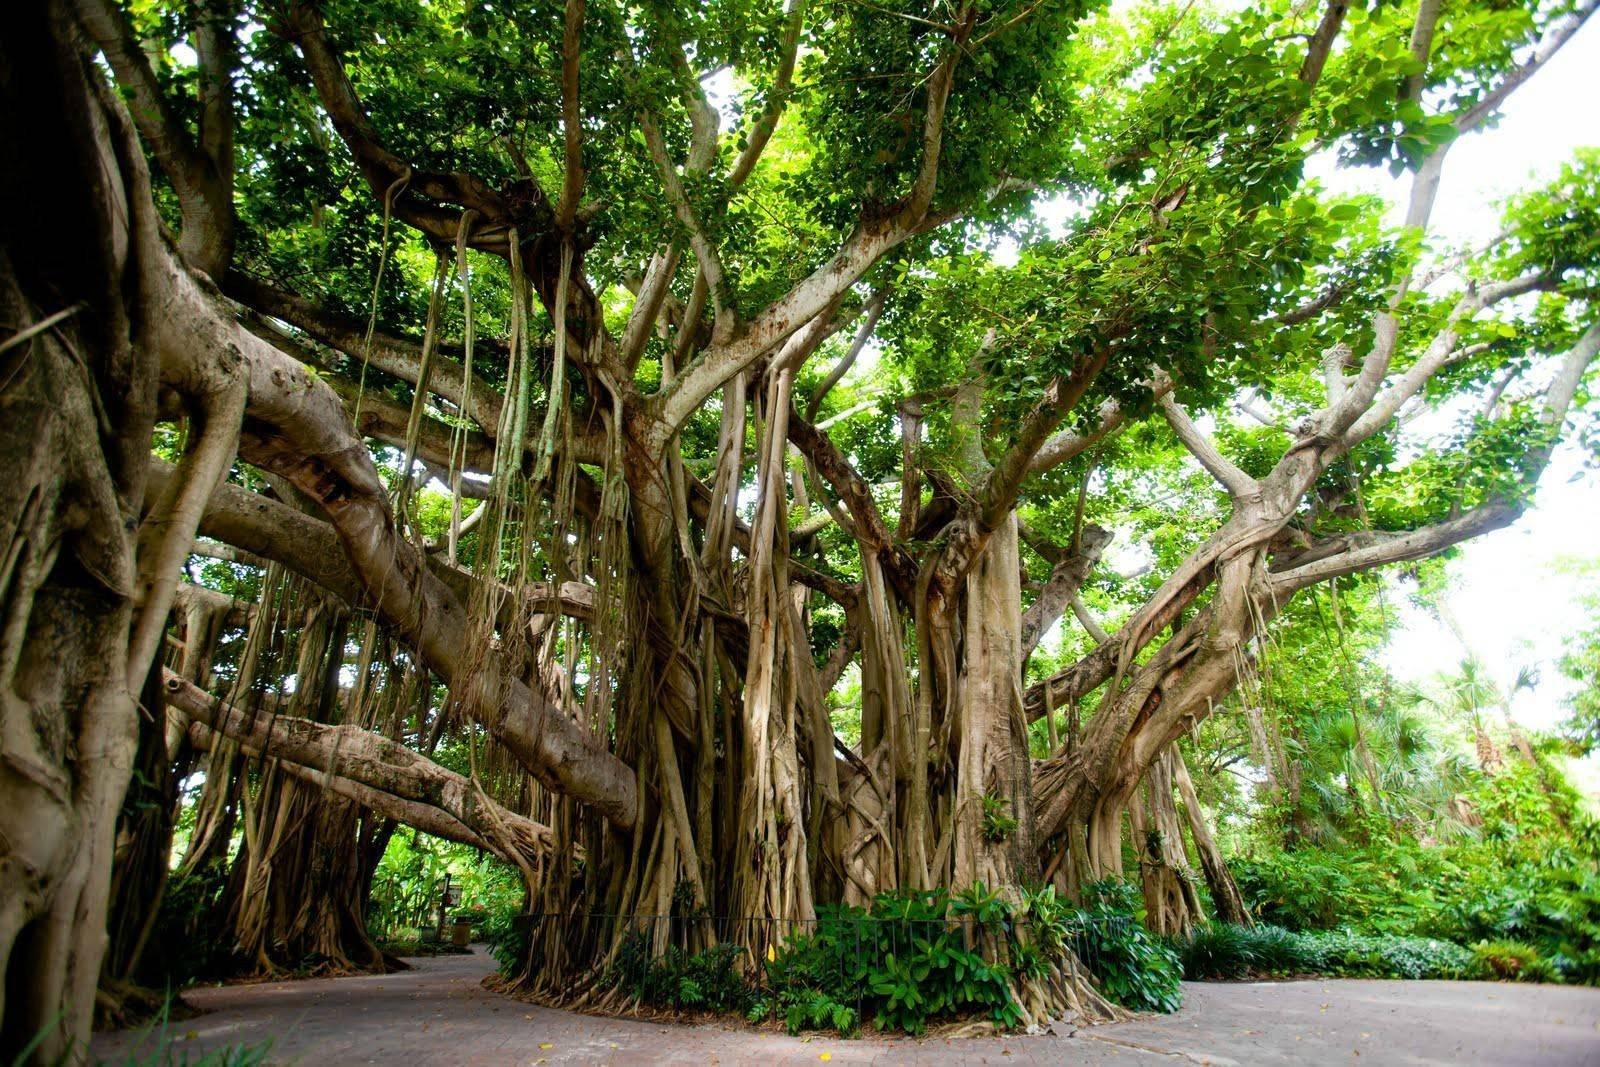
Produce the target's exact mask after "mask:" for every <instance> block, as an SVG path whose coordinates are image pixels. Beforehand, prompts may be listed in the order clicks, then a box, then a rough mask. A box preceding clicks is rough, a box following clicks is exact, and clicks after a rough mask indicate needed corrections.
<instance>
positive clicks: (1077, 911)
mask: <svg viewBox="0 0 1600 1067" xmlns="http://www.w3.org/2000/svg"><path fill="white" fill-rule="evenodd" d="M496 944H497V948H496V954H497V957H498V956H499V954H500V949H499V948H498V942H497V943H496ZM1069 950H1070V951H1073V952H1075V953H1076V954H1077V956H1078V958H1079V959H1080V960H1082V961H1083V962H1084V964H1085V965H1086V966H1087V967H1089V969H1090V970H1091V972H1092V973H1093V974H1094V975H1095V977H1096V979H1097V980H1098V981H1099V982H1100V983H1101V988H1102V989H1103V990H1105V991H1106V992H1107V993H1108V994H1109V995H1110V996H1112V997H1113V998H1114V999H1116V1000H1117V1001H1118V1002H1119V1003H1122V1004H1125V1005H1127V1006H1129V1007H1132V1008H1136V1009H1139V1010H1147V1011H1172V1010H1174V1009H1175V1008H1177V1006H1178V1003H1179V986H1178V982H1179V977H1180V969H1179V963H1178V957H1177V955H1176V954H1175V953H1174V952H1173V951H1172V949H1171V948H1170V947H1169V946H1167V945H1165V944H1163V943H1162V942H1160V941H1159V940H1157V939H1155V938H1153V937H1152V936H1151V935H1150V934H1149V933H1148V932H1147V931H1146V930H1145V929H1144V927H1143V926H1141V925H1140V924H1139V922H1138V921H1137V918H1136V916H1135V915H1134V914H1133V912H1132V910H1131V907H1130V898H1129V896H1128V890H1127V887H1125V886H1123V885H1120V884H1118V885H1109V884H1108V885H1105V886H1101V887H1097V888H1096V891H1095V893H1094V898H1093V903H1092V904H1091V905H1090V906H1089V907H1088V908H1086V909H1081V908H1078V907H1075V906H1074V905H1072V904H1071V903H1069V902H1067V901H1066V900H1064V899H1063V898H1060V897H1058V896H1057V895H1056V893H1055V890H1054V889H1053V888H1050V887H1045V888H1040V889H1030V890H1025V891H1023V892H1022V893H1021V898H1020V900H1017V899H1014V898H1013V897H1011V896H1009V895H1007V894H1004V893H1001V892H998V891H994V890H990V889H987V888H985V887H983V886H981V885H974V886H972V887H970V888H968V889H965V890H962V891H961V892H959V893H954V894H952V893H947V892H945V891H943V890H934V891H931V892H913V891H909V890H896V891H891V892H886V893H880V894H879V895H878V896H876V897H874V898H873V900H872V902H871V904H870V905H869V906H868V907H864V908H863V907H852V906H847V905H823V906H821V907H819V908H818V909H817V920H816V923H815V925H814V926H813V927H811V928H810V929H809V930H807V931H806V932H804V933H801V934H799V935H797V936H793V937H790V938H789V939H788V940H787V941H786V942H784V943H783V944H781V945H778V946H774V948H773V949H772V950H771V952H770V954H769V955H768V957H767V959H765V960H763V961H753V960H749V959H748V958H746V957H744V956H743V955H742V953H743V950H742V949H740V948H738V947H736V946H733V945H720V946H717V947H715V948H712V949H708V950H706V951H703V952H699V953H695V954H692V955H691V954H689V953H687V952H685V951H684V950H683V949H682V948H679V947H677V946H669V947H668V948H667V949H666V950H665V951H664V952H660V953H657V952H655V951H654V950H653V947H652V945H651V943H650V939H649V937H648V936H647V935H646V934H644V933H642V932H632V933H630V934H628V935H627V936H626V937H625V938H624V939H623V941H622V944H621V945H620V946H619V948H618V951H617V955H616V958H615V959H614V961H613V963H612V966H611V968H610V970H609V972H608V973H607V975H606V981H607V982H609V983H612V984H614V985H616V986H619V987H621V988H622V989H624V990H626V991H627V992H628V994H629V995H630V996H632V997H634V998H636V999H637V1000H639V1001H640V1002H641V1003H644V1004H650V1005H654V1006H657V1007H662V1008H670V1009H673V1010H680V1011H682V1010H695V1011H714V1012H724V1013H727V1012H738V1013H741V1014H744V1015H745V1016H747V1017H748V1018H750V1019H751V1020H752V1021H761V1020H766V1019H778V1020H781V1021H782V1022H783V1024H784V1025H785V1026H786V1027H787V1028H788V1030H789V1031H790V1032H791V1033H800V1032H802V1031H805V1030H815V1029H832V1030H837V1031H839V1032H840V1033H843V1034H851V1033H854V1032H855V1031H856V1030H857V1029H859V1028H860V1027H861V1026H862V1025H864V1024H868V1023H870V1024H871V1025H872V1026H873V1027H875V1028H876V1029H879V1030H886V1031H900V1032H904V1033H910V1034H920V1033H922V1032H924V1031H925V1030H926V1029H927V1027H928V1026H929V1025H930V1024H931V1023H934V1022H937V1021H940V1020H947V1019H958V1018H971V1017H978V1018H983V1019H987V1020H989V1021H991V1022H993V1023H995V1024H997V1025H999V1026H1000V1027H1002V1028H1009V1027H1013V1026H1015V1025H1016V1024H1017V1023H1018V1022H1019V1020H1020V1018H1021V1013H1020V1010H1019V1009H1018V1006H1017V1003H1016V1000H1015V994H1014V989H1015V983H1016V982H1017V981H1018V980H1020V979H1025V978H1030V977H1040V976H1042V975H1044V974H1045V973H1046V971H1047V969H1048V968H1049V966H1050V964H1051V962H1052V961H1057V960H1060V959H1062V958H1063V956H1064V954H1065V953H1066V952H1067V951H1069ZM504 963H505V961H504V960H502V965H504ZM516 965H517V966H520V965H521V960H520V957H519V958H517V960H516Z"/></svg>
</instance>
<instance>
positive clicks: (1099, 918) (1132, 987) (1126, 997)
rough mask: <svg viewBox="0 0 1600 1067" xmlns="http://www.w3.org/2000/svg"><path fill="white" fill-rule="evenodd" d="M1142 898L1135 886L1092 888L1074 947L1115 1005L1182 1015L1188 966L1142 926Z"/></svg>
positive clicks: (1075, 926)
mask: <svg viewBox="0 0 1600 1067" xmlns="http://www.w3.org/2000/svg"><path fill="white" fill-rule="evenodd" d="M1138 893H1139V891H1138V888H1137V887H1136V886H1134V885H1133V884H1132V883H1131V882H1122V881H1116V880H1108V881H1105V882H1099V883H1096V884H1094V885H1091V886H1089V887H1088V888H1087V889H1086V891H1085V899H1086V901H1087V907H1085V908H1084V909H1083V910H1082V911H1081V912H1079V913H1078V915H1077V916H1075V917H1074V919H1073V920H1072V929H1071V934H1070V939H1069V940H1070V944H1071V946H1072V949H1073V951H1074V952H1076V953H1077V955H1078V958H1079V959H1081V960H1082V961H1083V963H1084V965H1085V966H1086V967H1088V968H1089V970H1090V971H1091V972H1092V973H1093V974H1094V976H1095V978H1096V979H1097V980H1098V982H1099V984H1100V991H1101V992H1102V993H1104V994H1105V995H1106V996H1107V997H1108V998H1110V999H1111V1000H1114V1001H1116V1002H1117V1003H1118V1004H1121V1005H1122V1006H1123V1007H1126V1008H1133V1009H1134V1010H1136V1011H1159V1012H1170V1011H1177V1010H1178V1007H1179V1005H1180V1004H1181V1003H1182V1002H1183V991H1182V988H1181V986H1180V983H1181V982H1182V980H1183V963H1182V961H1181V960H1180V959H1179V958H1178V953H1177V952H1176V951H1175V950H1174V949H1173V948H1172V946H1170V945H1168V944H1167V943H1166V942H1165V941H1163V940H1161V939H1160V938H1157V937H1155V936H1154V935H1153V934H1151V933H1150V932H1149V931H1148V930H1146V929H1145V928H1144V925H1143V924H1142V923H1141V922H1140V921H1139V913H1138V912H1137V911H1136V910H1135V909H1136V908H1137V904H1136V903H1135V901H1137V900H1138Z"/></svg>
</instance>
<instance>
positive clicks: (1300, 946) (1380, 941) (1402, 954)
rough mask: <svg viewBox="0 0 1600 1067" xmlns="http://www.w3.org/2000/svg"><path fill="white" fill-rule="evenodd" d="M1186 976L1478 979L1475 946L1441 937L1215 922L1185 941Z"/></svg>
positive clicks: (1184, 961)
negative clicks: (1294, 929)
mask: <svg viewBox="0 0 1600 1067" xmlns="http://www.w3.org/2000/svg"><path fill="white" fill-rule="evenodd" d="M1179 952H1180V954H1181V955H1182V957H1183V976H1184V977H1185V978H1188V979H1191V980H1205V979H1223V980H1229V979H1231V980H1238V979H1243V978H1250V977H1254V976H1257V975H1278V976H1283V975H1294V974H1322V975H1329V976H1333V977H1339V978H1473V977H1477V976H1478V975H1479V974H1480V973H1481V972H1482V967H1481V965H1480V962H1479V959H1478V957H1477V956H1476V955H1475V954H1474V952H1473V951H1472V950H1471V949H1466V948H1462V947H1461V946H1460V945H1457V944H1454V943H1452V942H1449V941H1442V940H1439V939H1437V938H1428V937H1397V936H1393V935H1389V934H1363V933H1358V932H1356V931H1352V930H1321V931H1315V932H1312V933H1304V934H1297V933H1294V932H1292V931H1289V930H1285V929H1283V928H1281V927H1277V926H1271V925H1261V926H1256V927H1243V926H1230V925H1228V924H1226V923H1211V924H1209V925H1206V926H1201V927H1199V928H1197V929H1196V930H1195V931H1194V933H1193V934H1192V935H1190V936H1189V937H1188V938H1186V939H1184V940H1182V941H1181V942H1180V943H1179Z"/></svg>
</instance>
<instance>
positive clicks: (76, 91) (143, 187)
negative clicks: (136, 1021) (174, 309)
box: [0, 4, 159, 1063]
mask: <svg viewBox="0 0 1600 1067" xmlns="http://www.w3.org/2000/svg"><path fill="white" fill-rule="evenodd" d="M69 26H70V21H69V18H68V15H67V13H66V12H65V11H64V10H62V8H61V7H60V6H59V5H52V4H30V5H27V6H26V7H25V8H24V9H21V10H18V11H17V12H15V13H13V17H12V18H11V20H10V22H9V24H8V27H7V31H6V33H5V35H4V38H3V40H0V147H3V149H4V151H5V152H6V154H7V156H8V157H9V158H12V159H23V158H26V159H28V160H29V164H28V165H27V166H12V167H5V168H0V192H3V193H4V195H5V196H6V197H7V198H8V200H9V201H10V202H12V203H16V204H27V205H28V210H26V211H16V212H10V213H8V214H7V216H6V218H5V221H4V223H3V226H4V230H3V233H0V324H3V327H0V329H3V332H4V333H5V335H6V337H7V348H6V351H5V352H4V355H3V357H0V359H3V373H0V377H3V379H4V380H5V383H6V384H5V387H4V388H3V389H0V457H3V459H4V462H5V469H6V471H7V476H6V477H5V478H4V479H3V480H0V530H3V531H4V546H5V551H4V553H3V558H4V560H5V563H4V565H3V567H0V974H3V976H4V979H3V980H4V989H3V993H0V997H3V1000H0V1047H3V1048H6V1049H8V1050H15V1049H20V1048H22V1047H23V1046H25V1045H27V1044H28V1043H29V1042H30V1041H31V1040H33V1039H34V1038H35V1037H36V1036H37V1037H38V1038H39V1042H38V1044H37V1045H36V1046H35V1051H34V1052H33V1058H34V1059H35V1060H36V1061H37V1062H41V1063H54V1062H59V1061H63V1060H66V1061H78V1060H80V1059H82V1058H84V1056H85V1055H86V1049H85V1047H84V1045H83V1044H82V1042H83V1041H84V1040H85V1039H86V1037H87V1035H88V1032H89V1022H90V1016H91V1013H92V1010H93V1005H94V993H95V987H96V984H97V981H98V979H99V975H100V969H101V961H102V956H103V953H104V949H105V944H106V925H105V923H106V908H107V899H106V898H107V891H108V887H109V884H110V880H111V864H112V856H113V850H114V834H115V829H116V822H117V819H116V816H117V811H118V809H119V807H120V805H121V803H122V798H123V794H124V792H125V790H126V788H127V784H128V778H129V774H130V771H131V769H132V764H133V757H134V750H135V745H136V718H135V710H134V700H133V696H132V694H131V693H130V691H129V683H128V679H129V676H130V673H131V672H132V668H131V665H130V664H129V662H128V658H127V652H128V640H129V633H130V627H131V626H132V624H133V618H134V606H135V603H136V597H137V589H136V574H137V561H136V559H135V540H134V537H133V535H132V531H133V530H134V529H135V527H136V525H137V522H138V515H139V503H140V499H141V496H142V485H141V483H142V479H143V466H144V454H145V452H146V451H147V449H148V447H149V444H148V443H149V437H150V432H151V429H152V426H153V421H154V415H155V407H156V404H155V399H156V397H155V367H154V363H153V353H152V350H151V349H150V348H149V347H148V344H147V338H146V337H144V336H143V334H142V330H143V328H144V327H145V326H146V325H147V317H146V316H147V315H148V312H149V310H150V308H151V306H153V300H152V294H151V292H150V291H149V289H148V288H147V287H146V286H145V285H144V284H143V283H142V263H143V259H144V257H145V255H146V254H147V252H148V248H149V244H150V242H153V241H158V240H159V237H158V236H157V234H156V221H155V218H154V213H153V210H152V207H151V205H150V201H149V192H148V187H147V184H146V182H145V177H144V171H143V160H142V157H141V156H140V155H139V150H138V148H137V147H136V146H135V145H134V144H133V143H132V140H131V136H130V135H129V133H128V131H126V130H125V129H123V128H121V127H120V126H119V125H117V124H116V123H115V120H114V119H113V118H109V117H108V116H107V114H106V112H105V111H104V109H103V108H102V106H101V102H100V99H99V98H98V95H97V94H96V92H95V91H94V89H93V88H92V86H91V83H90V82H89V81H87V80H86V79H85V78H84V76H83V68H82V61H81V60H80V58H79V56H78V54H77V52H76V49H75V48H74V47H73V36H72V32H71V30H70V28H69ZM45 102H47V103H45ZM133 673H134V676H135V677H136V678H142V677H143V669H142V667H141V668H139V669H138V670H137V671H136V672H133Z"/></svg>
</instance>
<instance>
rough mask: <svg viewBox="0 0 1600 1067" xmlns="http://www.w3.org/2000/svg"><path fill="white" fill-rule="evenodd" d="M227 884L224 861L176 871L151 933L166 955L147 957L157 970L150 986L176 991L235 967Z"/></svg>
mask: <svg viewBox="0 0 1600 1067" xmlns="http://www.w3.org/2000/svg"><path fill="white" fill-rule="evenodd" d="M227 886H228V865H227V863H225V862H221V861H217V862H213V863H210V864H207V865H206V866H204V867H201V868H199V869H198V870H195V871H190V872H187V873H186V872H181V871H174V872H173V873H172V875H171V877H170V878H169V880H168V882H167V891H166V893H164V894H163V895H162V897H161V907H160V909H159V911H158V912H157V913H156V925H155V929H154V930H152V931H151V934H150V943H151V944H152V945H160V946H161V951H159V952H147V953H145V955H144V968H145V969H146V970H151V969H158V971H156V972H154V973H150V974H147V975H146V976H145V980H146V981H147V982H149V983H150V984H151V985H158V986H163V987H168V988H173V989H177V988H180V987H182V986H185V985H188V984H190V983H191V982H194V981H197V980H201V979H206V978H214V977H218V976H220V975H223V974H225V973H227V972H228V971H230V970H231V969H232V968H231V964H232V961H233V955H232V953H231V952H230V951H229V949H228V945H229V943H230V942H229V939H228V938H227V936H226V935H225V933H224V932H223V929H222V926H221V924H222V919H223V916H222V915H221V912H220V909H219V902H220V901H221V900H222V896H223V893H224V892H225V891H226V890H227Z"/></svg>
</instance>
